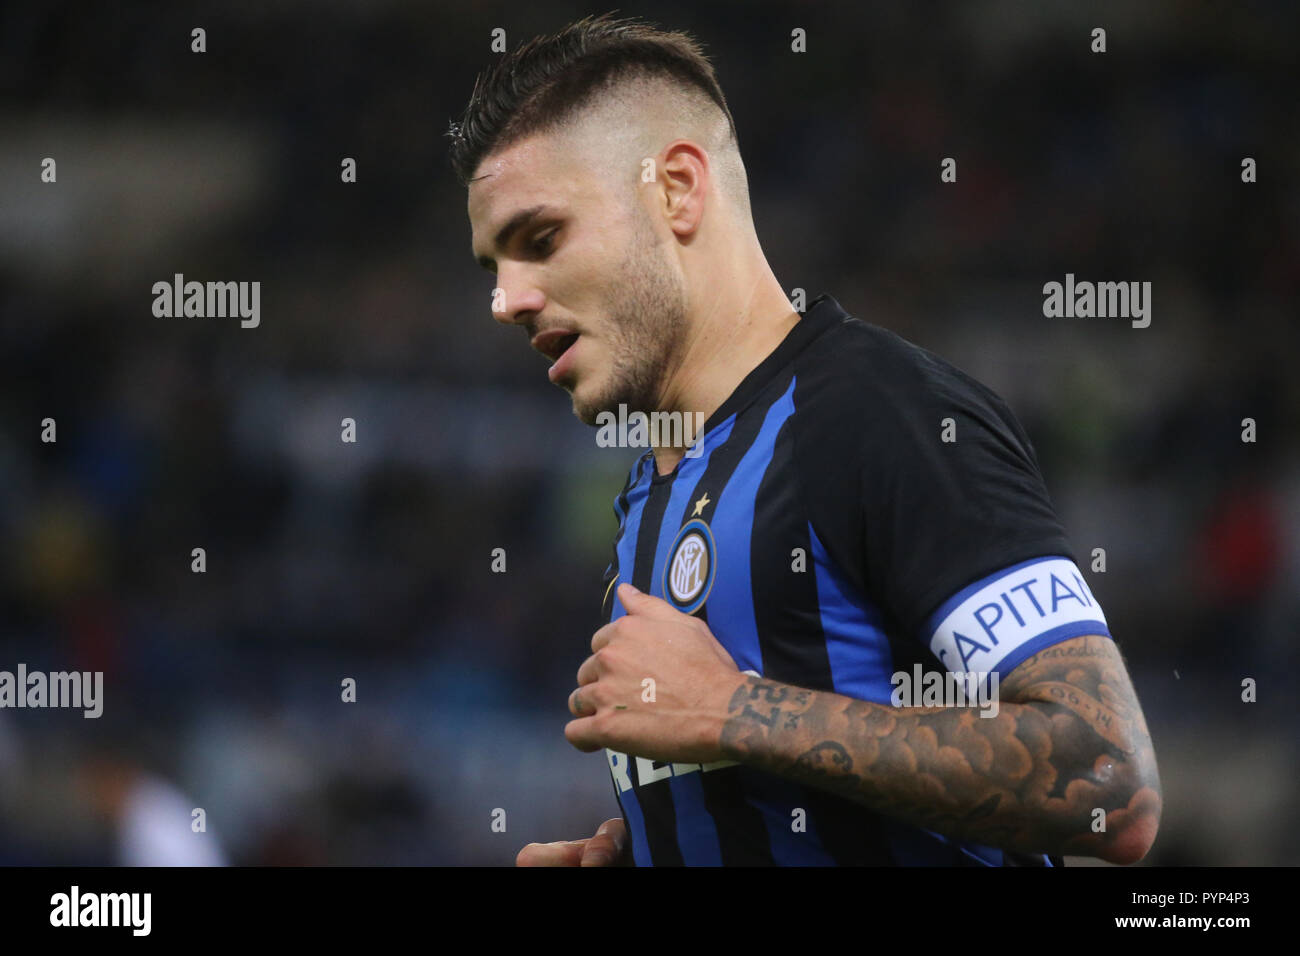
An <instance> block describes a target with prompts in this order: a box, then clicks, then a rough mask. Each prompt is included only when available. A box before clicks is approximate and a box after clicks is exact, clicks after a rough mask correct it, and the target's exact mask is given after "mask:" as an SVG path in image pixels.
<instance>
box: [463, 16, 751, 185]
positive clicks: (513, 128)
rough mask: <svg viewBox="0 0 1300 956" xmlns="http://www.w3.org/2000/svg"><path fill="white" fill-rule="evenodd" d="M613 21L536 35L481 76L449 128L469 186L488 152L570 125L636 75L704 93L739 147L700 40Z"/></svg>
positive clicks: (601, 18)
mask: <svg viewBox="0 0 1300 956" xmlns="http://www.w3.org/2000/svg"><path fill="white" fill-rule="evenodd" d="M612 17H613V15H612V14H610V13H606V14H602V15H601V16H599V17H585V18H583V19H582V20H579V21H577V22H576V23H571V24H569V25H568V26H567V27H565V28H564V29H562V30H560V31H559V32H558V33H556V34H554V35H553V36H540V37H535V38H533V39H532V40H529V41H528V42H526V43H524V44H523V45H521V46H519V47H517V48H516V49H515V50H514V52H512V53H507V54H505V55H504V56H502V57H501V59H499V60H497V61H496V62H495V63H494V64H493V65H492V66H490V67H489V68H488V69H486V70H484V71H483V72H482V73H481V74H479V77H478V81H477V82H476V83H475V84H474V92H473V94H472V95H471V96H470V100H469V105H468V106H467V107H466V109H465V116H464V118H463V119H462V120H461V121H460V122H459V123H452V124H451V126H450V127H449V128H448V130H447V135H448V136H449V137H451V141H452V143H451V165H452V168H453V169H454V170H455V172H456V175H457V177H458V178H459V179H460V181H461V183H462V184H463V185H468V184H469V182H470V179H471V177H473V175H474V170H476V169H477V168H478V165H479V163H481V162H482V161H483V157H485V156H487V155H488V154H489V153H492V152H495V151H496V150H498V149H503V148H505V147H507V146H509V145H510V144H511V143H514V142H517V141H518V140H520V139H523V138H524V137H525V136H528V135H530V134H532V133H535V132H538V131H539V130H542V129H547V128H554V127H557V126H559V125H561V124H563V123H564V122H565V121H567V120H568V119H569V118H570V117H572V116H574V115H575V114H577V113H578V111H579V110H581V109H582V108H583V107H584V106H585V105H586V104H587V103H588V102H590V101H591V99H592V97H593V96H595V94H596V93H597V91H599V90H600V89H602V88H604V87H606V86H608V85H612V84H614V83H616V82H618V81H621V80H624V79H628V78H632V77H657V78H666V79H668V80H670V81H673V82H676V83H677V84H678V85H680V86H684V87H685V86H689V87H694V88H696V89H699V90H701V91H703V92H704V93H705V94H707V95H708V96H709V98H710V99H711V100H713V102H714V103H715V104H717V106H718V109H720V110H722V113H723V115H724V116H726V118H727V124H728V126H729V127H730V129H731V138H732V140H733V141H734V142H736V143H737V145H739V142H740V140H739V137H738V136H737V134H736V122H735V120H734V119H733V118H732V116H731V110H730V109H729V108H728V106H727V98H726V97H725V96H724V95H723V94H722V87H721V86H719V85H718V78H717V77H716V76H715V75H714V72H713V65H712V64H711V63H710V62H709V59H708V57H706V56H705V55H704V52H703V50H702V49H701V47H700V44H699V43H698V41H696V40H695V39H694V38H693V37H691V36H690V35H689V34H686V33H669V32H665V31H662V30H659V29H657V28H656V27H654V26H652V25H650V24H648V23H646V22H644V21H641V20H634V19H623V20H615V19H613V18H612Z"/></svg>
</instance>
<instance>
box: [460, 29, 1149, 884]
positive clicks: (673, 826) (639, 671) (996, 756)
mask: <svg viewBox="0 0 1300 956" xmlns="http://www.w3.org/2000/svg"><path fill="white" fill-rule="evenodd" d="M449 135H451V136H452V138H453V142H452V146H451V153H452V163H453V166H454V168H455V170H456V171H457V174H458V175H459V177H460V178H461V180H462V181H463V182H465V183H466V185H467V189H468V211H469V218H470V223H471V228H472V246H473V251H474V254H475V256H476V257H477V259H478V261H479V263H480V264H482V265H483V266H484V267H485V268H487V269H488V270H489V271H491V272H493V273H495V275H496V289H495V290H494V306H493V309H494V317H495V318H496V319H497V320H498V321H500V322H503V323H508V324H510V325H516V326H518V327H520V328H521V329H523V330H524V331H525V332H526V334H527V335H528V337H529V339H530V340H531V343H532V345H533V347H534V348H535V349H537V350H538V351H540V352H542V353H543V354H544V355H545V356H546V357H547V358H548V359H549V360H550V361H551V362H552V365H551V367H550V373H549V374H550V380H551V381H552V382H553V383H555V384H556V385H559V386H560V387H562V388H564V389H565V390H566V391H568V393H569V394H570V396H571V397H572V401H573V409H574V412H575V414H576V415H577V416H578V418H580V419H581V420H582V421H583V422H586V423H588V424H595V423H596V422H597V416H598V415H599V414H600V413H601V412H614V411H616V410H618V408H619V406H620V405H624V406H626V408H627V409H631V410H640V411H643V412H647V413H650V412H656V413H681V415H683V416H686V420H688V421H689V420H691V418H690V417H691V416H693V414H694V413H700V414H701V415H702V416H703V419H704V427H703V434H702V435H701V436H700V437H698V438H697V439H696V441H695V443H694V444H688V440H685V439H684V440H681V441H671V440H670V441H662V442H660V443H659V444H658V445H656V446H655V447H653V448H652V449H651V450H650V451H649V452H647V453H646V454H645V455H643V456H642V457H641V458H639V459H638V460H637V461H636V462H635V463H634V464H633V465H632V468H631V471H630V473H629V475H628V479H627V483H626V484H625V485H624V487H623V490H622V491H621V492H620V493H619V495H618V497H617V499H616V501H615V504H614V510H615V513H616V515H617V517H618V521H619V529H618V535H617V537H616V539H615V545H614V560H613V562H612V563H611V565H610V568H609V570H608V572H607V574H606V580H605V582H604V589H605V590H604V604H603V607H602V612H603V614H604V616H605V618H606V620H607V621H608V623H606V624H605V625H604V626H603V627H601V628H600V629H599V630H598V631H596V633H595V635H594V637H593V638H592V640H591V655H590V656H589V657H588V658H587V659H586V660H585V662H584V663H582V665H581V667H580V668H579V670H578V673H577V685H578V686H577V689H576V690H575V691H574V692H573V693H572V694H571V695H570V698H569V709H570V711H571V713H572V714H573V718H574V719H573V720H572V721H570V722H569V724H568V725H567V726H566V728H565V736H566V737H567V739H568V740H569V742H570V743H572V744H573V745H574V746H575V747H577V748H578V749H580V750H582V751H584V752H594V751H597V750H602V749H603V750H604V752H605V756H606V758H607V761H608V764H609V770H610V775H611V780H612V782H613V788H614V792H615V794H616V796H617V799H618V802H619V805H620V808H621V811H622V812H621V815H620V816H619V817H616V818H614V819H611V820H608V821H606V822H605V823H603V824H602V825H601V826H600V827H599V828H598V829H597V831H596V833H595V835H594V836H592V837H590V838H587V839H583V840H575V841H572V842H568V843H557V844H546V845H542V844H530V845H529V846H527V847H525V848H524V849H523V850H522V851H521V852H520V854H519V857H518V860H517V862H518V863H519V864H521V865H579V864H582V865H599V864H614V863H628V862H635V864H636V865H655V866H659V865H673V864H678V865H680V864H686V865H697V864H702V865H773V864H776V865H801V864H868V865H987V866H1002V865H1038V866H1045V865H1059V864H1060V862H1061V857H1062V856H1063V855H1065V854H1078V855H1086V856H1095V857H1099V858H1101V859H1103V860H1108V861H1112V862H1116V863H1132V862H1134V861H1137V860H1139V859H1141V858H1142V857H1143V856H1144V855H1145V854H1146V853H1147V851H1148V849H1149V847H1150V846H1151V843H1152V841H1153V839H1154V838H1155V834H1156V830H1157V826H1158V823H1159V818H1160V810H1161V796H1160V782H1159V777H1158V774H1157V770H1156V761H1155V756H1154V753H1153V750H1152V745H1151V739H1150V736H1149V734H1148V732H1147V727H1146V724H1145V721H1144V719H1143V715H1142V710H1141V707H1140V706H1139V704H1138V700H1137V697H1136V695H1135V693H1134V691H1133V687H1132V684H1131V683H1130V680H1129V676H1128V674H1127V672H1126V668H1125V665H1124V662H1123V659H1122V658H1121V656H1120V653H1119V650H1118V649H1117V647H1116V645H1115V642H1114V640H1113V639H1112V637H1111V635H1110V632H1109V630H1108V629H1107V626H1106V619H1105V616H1104V614H1103V612H1102V609H1101V608H1100V606H1099V605H1098V603H1097V599H1096V598H1095V597H1094V596H1093V594H1092V592H1091V590H1090V589H1089V587H1088V585H1087V583H1086V581H1085V580H1084V573H1083V572H1082V571H1081V570H1080V569H1079V568H1078V566H1077V565H1076V563H1075V558H1074V552H1073V551H1072V549H1071V545H1070V543H1069V541H1068V540H1067V538H1066V535H1065V532H1064V531H1063V529H1062V526H1061V523H1060V521H1059V520H1058V518H1057V516H1056V514H1055V512H1054V510H1053V507H1052V504H1051V502H1050V500H1049V498H1048V495H1047V492H1046V490H1045V488H1044V485H1043V481H1042V478H1041V476H1040V474H1039V470H1038V466H1037V463H1036V461H1035V458H1034V453H1033V450H1032V446H1031V445H1030V442H1029V439H1028V437H1027V436H1026V434H1025V432H1024V430H1023V429H1022V428H1021V427H1020V425H1019V423H1018V422H1017V421H1016V420H1015V418H1014V417H1013V416H1012V414H1011V412H1010V411H1009V410H1008V408H1007V407H1006V405H1005V404H1003V402H1002V401H1001V400H1000V399H999V398H998V397H997V396H996V395H994V394H993V393H992V392H991V391H990V390H989V389H987V388H985V387H984V386H982V385H981V384H980V383H978V382H976V381H974V380H973V379H971V378H970V377H968V376H967V375H965V374H963V373H962V372H960V371H959V370H957V369H956V368H954V367H953V366H952V365H950V364H948V363H947V362H945V361H944V360H942V359H940V358H938V357H937V356H935V355H933V354H931V353H929V352H927V351H924V350H923V349H921V348H919V347H917V346H915V345H913V344H911V343H909V342H907V341H905V340H903V339H901V338H899V337H898V336H896V335H894V334H893V333H891V332H889V331H886V330H885V329H882V328H879V327H877V326H875V325H872V324H869V323H867V322H864V321H861V320H859V319H856V318H853V317H851V316H850V315H848V314H847V313H846V312H845V310H844V309H843V308H842V307H841V306H840V304H839V303H838V302H837V301H836V300H835V299H833V298H831V297H830V296H827V295H823V296H821V297H819V298H817V299H815V300H814V301H812V302H811V303H809V305H808V308H807V309H806V311H805V313H804V314H803V315H800V313H799V312H798V311H797V310H796V309H795V308H794V306H793V305H792V303H791V300H790V299H789V298H788V297H787V296H786V294H785V292H784V291H783V290H782V287H781V285H780V283H779V282H778V281H777V279H776V277H775V276H774V275H773V274H772V271H771V269H770V268H769V266H768V264H767V261H766V259H765V258H764V255H763V251H762V249H761V247H760V245H759V242H758V239H757V237H756V235H755V231H754V224H753V220H752V217H751V213H750V207H749V199H748V187H747V184H746V178H745V170H744V166H743V164H742V162H741V157H740V153H739V147H738V141H737V138H736V130H735V125H734V121H733V119H732V116H731V113H730V110H729V108H728V107H727V103H726V100H725V98H724V96H723V93H722V90H721V89H720V88H719V85H718V82H717V80H716V78H715V75H714V72H713V69H712V67H711V65H710V63H709V62H708V60H707V59H706V58H705V57H704V56H703V54H702V53H701V50H700V48H699V46H698V45H697V44H696V43H695V41H693V40H692V39H691V38H690V37H689V36H687V35H684V34H681V33H669V32H662V31H659V30H657V29H655V28H653V27H651V26H649V25H647V24H644V23H641V22H638V21H629V20H615V19H611V18H610V17H609V16H605V17H601V18H596V19H591V18H588V19H585V20H583V21H580V22H578V23H575V24H572V25H570V26H569V27H567V28H565V29H564V30H562V31H560V32H559V33H558V34H556V35H554V36H549V37H541V38H537V39H534V40H532V41H530V42H528V43H526V44H524V45H523V46H521V47H520V48H518V49H517V50H515V51H514V52H513V53H509V54H506V55H504V56H503V57H502V58H501V59H500V60H498V61H497V62H496V63H495V64H494V65H493V66H492V67H491V68H489V69H488V70H487V71H486V72H485V73H484V74H483V75H482V76H480V77H479V80H478V83H477V85H476V87H475V90H474V92H473V95H472V97H471V100H470V102H469V105H468V107H467V110H466V113H465V116H464V119H463V121H462V122H460V123H457V124H453V126H452V128H451V131H450V134H449ZM593 600H595V596H594V595H593ZM923 672H924V673H926V674H931V675H935V674H961V675H967V679H968V680H970V681H971V683H969V684H968V685H966V686H968V687H969V688H970V689H971V690H972V692H973V693H975V692H977V691H978V693H977V696H978V695H983V696H982V697H980V699H982V700H985V701H987V700H989V699H990V698H989V695H988V692H989V691H990V690H993V691H996V692H997V693H996V706H990V707H983V708H981V709H976V708H975V707H973V706H971V705H970V700H969V699H961V700H957V701H954V700H952V699H950V698H948V697H945V698H943V699H942V700H940V699H939V698H930V697H928V696H920V695H915V694H914V695H912V696H910V697H909V696H907V695H902V697H901V698H896V697H895V692H896V691H898V690H900V689H901V688H903V686H904V684H905V683H907V682H908V681H907V679H909V678H910V677H911V676H912V675H916V676H918V677H919V676H920V675H921V674H922V673H923ZM916 683H921V682H920V681H918V682H916ZM925 683H927V685H929V686H934V683H937V682H933V683H932V682H929V681H925ZM947 686H949V687H953V686H957V685H956V683H955V682H954V683H951V684H949V685H947Z"/></svg>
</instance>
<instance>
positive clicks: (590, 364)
mask: <svg viewBox="0 0 1300 956" xmlns="http://www.w3.org/2000/svg"><path fill="white" fill-rule="evenodd" d="M567 142H568V141H566V140H564V139H562V138H558V137H552V136H546V135H540V136H534V137H530V138H528V139H526V140H523V141H521V142H519V143H517V144H515V145H513V146H511V147H509V148H508V149H505V150H502V151H500V152H498V153H494V154H492V155H491V156H489V157H487V158H486V159H485V160H484V161H483V162H482V163H481V164H480V165H479V168H478V170H477V172H476V176H477V177H486V178H484V179H480V180H478V181H476V182H473V183H471V184H470V187H469V217H470V224H471V227H472V229H473V238H472V243H473V251H474V255H475V256H476V257H477V258H478V259H479V261H480V262H481V263H483V264H484V265H485V267H487V268H492V267H493V264H494V265H495V271H496V276H497V282H496V287H497V288H498V289H500V290H501V291H502V292H504V295H505V302H504V309H503V310H502V311H499V312H494V313H493V317H494V318H495V319H497V321H499V322H503V323H507V324H513V325H519V326H521V327H523V328H524V329H526V330H527V334H528V337H529V339H530V340H531V341H532V342H533V345H534V347H535V348H537V349H538V350H539V351H541V352H543V353H544V354H545V355H546V356H547V357H548V359H550V360H551V361H552V362H553V364H552V366H551V370H550V378H551V381H553V382H554V383H555V384H557V385H560V386H561V387H563V388H564V389H565V390H566V391H568V392H569V393H570V394H571V395H572V397H573V411H574V414H576V415H577V416H578V418H579V419H581V420H582V421H583V422H585V423H587V424H588V425H594V424H596V415H597V413H599V412H601V411H612V412H617V409H618V406H619V404H620V403H622V404H626V405H627V406H628V411H638V410H639V411H646V412H650V411H654V410H656V409H657V408H658V407H659V402H660V400H661V398H662V390H663V386H664V380H665V377H666V375H667V373H668V372H669V371H670V369H671V368H672V367H673V365H674V363H675V362H676V360H677V358H678V354H679V352H680V348H681V344H682V340H683V337H684V334H685V331H686V318H687V302H686V294H685V287H684V285H683V283H682V280H681V277H680V275H679V274H678V272H677V271H676V269H675V268H673V266H672V264H671V262H670V260H669V259H668V257H667V254H666V252H665V250H664V248H663V246H662V245H660V244H659V238H658V236H657V235H656V233H655V230H654V228H653V226H652V224H651V221H650V218H649V215H648V214H647V213H646V211H645V209H644V208H643V207H642V205H641V202H640V200H639V199H638V197H637V195H636V194H635V193H634V192H633V191H632V190H633V189H634V187H633V186H632V185H631V182H632V181H633V177H631V176H623V177H606V176H604V175H602V174H601V173H600V171H599V169H598V168H596V167H594V166H593V165H592V164H591V163H589V162H588V161H587V160H586V159H585V158H584V157H582V156H580V155H577V154H578V152H579V150H578V149H575V147H573V146H572V145H571V144H570V145H567V146H565V145H563V144H565V143H567ZM614 178H616V179H618V180H619V181H621V182H626V183H628V185H626V186H625V187H611V186H610V185H609V182H608V180H609V179H614ZM620 190H623V191H622V192H620ZM529 211H533V212H532V215H529V216H527V217H521V218H520V219H519V221H518V222H517V223H516V228H514V229H513V230H512V231H510V232H509V234H508V235H506V236H504V237H502V238H500V239H499V238H498V236H499V233H500V232H501V230H502V227H503V226H505V225H506V224H507V223H509V222H511V220H514V219H515V218H516V217H517V216H519V214H521V213H527V212H529ZM488 260H491V262H489V261H488Z"/></svg>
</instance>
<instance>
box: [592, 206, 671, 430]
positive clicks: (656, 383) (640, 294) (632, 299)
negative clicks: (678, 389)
mask: <svg viewBox="0 0 1300 956" xmlns="http://www.w3.org/2000/svg"><path fill="white" fill-rule="evenodd" d="M636 220H637V223H638V227H637V229H636V231H635V235H634V236H633V238H632V241H631V243H630V244H629V246H628V250H627V255H626V256H625V257H624V259H623V261H622V262H621V263H620V266H619V270H618V273H619V280H618V281H617V282H616V283H615V284H614V285H613V286H612V288H614V289H616V290H617V292H616V298H615V299H613V301H612V302H611V303H610V307H609V312H608V315H607V321H606V323H605V327H606V329H607V330H608V336H609V343H610V352H611V354H612V355H613V362H612V367H611V369H610V372H609V377H608V380H607V381H606V383H605V385H604V388H603V389H602V390H601V392H600V393H599V394H597V395H596V396H595V397H594V398H591V399H588V400H585V401H584V400H581V399H579V398H578V397H577V395H576V394H575V395H574V398H573V413H574V414H575V415H577V416H578V418H579V420H581V421H582V422H583V423H585V424H587V425H595V424H596V423H597V416H598V415H599V414H600V413H601V412H612V413H614V414H615V415H617V414H618V411H619V406H620V405H625V406H626V410H627V413H628V414H631V413H632V412H636V411H640V412H645V413H647V414H649V413H651V412H654V411H658V410H659V409H658V405H659V402H660V400H661V397H662V390H663V385H664V380H665V378H666V377H667V375H668V373H669V371H670V370H671V369H672V367H673V366H674V364H675V363H676V361H677V359H678V353H679V352H680V349H681V345H682V342H683V340H684V338H685V332H686V290H685V288H684V286H683V284H682V281H681V278H680V276H678V275H677V273H676V272H674V271H673V270H672V269H670V268H669V267H668V264H667V263H666V262H664V260H663V258H662V255H661V253H660V249H659V246H658V244H657V242H656V237H655V235H654V232H653V231H652V230H651V228H650V225H649V223H648V222H647V221H646V220H645V217H644V214H642V215H638V216H637V217H636Z"/></svg>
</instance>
